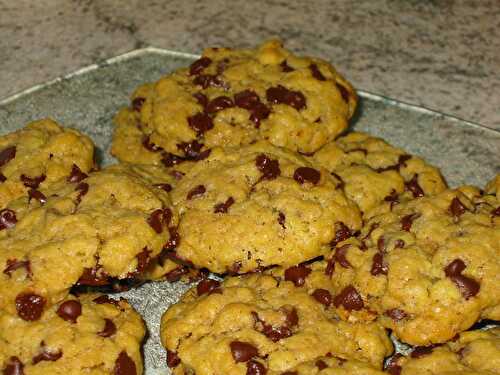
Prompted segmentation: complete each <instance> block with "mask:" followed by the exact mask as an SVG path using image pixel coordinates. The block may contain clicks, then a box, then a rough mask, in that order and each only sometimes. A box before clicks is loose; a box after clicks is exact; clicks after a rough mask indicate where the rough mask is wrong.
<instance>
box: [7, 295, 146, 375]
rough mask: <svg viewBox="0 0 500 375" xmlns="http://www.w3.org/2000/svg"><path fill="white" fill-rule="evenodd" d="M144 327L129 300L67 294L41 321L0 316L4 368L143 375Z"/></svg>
mask: <svg viewBox="0 0 500 375" xmlns="http://www.w3.org/2000/svg"><path fill="white" fill-rule="evenodd" d="M144 334H145V328H144V324H143V322H142V319H141V317H140V316H139V314H137V313H136V312H135V311H134V310H133V309H132V307H131V306H130V305H129V304H128V303H127V302H126V301H125V300H123V299H122V300H120V301H118V300H116V301H115V300H111V299H109V297H107V296H105V295H97V294H87V295H84V296H81V297H79V298H75V297H72V296H68V297H67V298H66V299H65V300H63V301H61V302H59V303H58V304H56V305H54V306H52V307H51V308H50V309H48V310H47V311H46V312H45V313H44V314H43V316H42V318H41V319H40V320H39V321H36V322H26V321H24V320H22V319H21V318H19V317H17V316H13V315H10V314H7V313H4V312H0V370H1V371H3V372H2V373H3V374H8V375H20V374H25V375H35V374H58V375H69V374H72V375H73V374H74V375H80V374H89V375H90V374H92V375H104V374H114V375H139V374H142V372H143V369H142V359H141V351H140V346H141V342H142V340H143V338H144Z"/></svg>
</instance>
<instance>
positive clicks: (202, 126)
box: [188, 112, 214, 135]
mask: <svg viewBox="0 0 500 375" xmlns="http://www.w3.org/2000/svg"><path fill="white" fill-rule="evenodd" d="M188 124H189V127H190V128H191V129H193V130H194V131H195V132H196V134H198V135H201V134H203V133H205V132H207V131H209V130H210V129H212V128H213V127H214V123H213V122H212V118H211V117H210V116H209V115H207V114H206V113H203V112H198V113H197V114H195V115H194V116H190V117H188Z"/></svg>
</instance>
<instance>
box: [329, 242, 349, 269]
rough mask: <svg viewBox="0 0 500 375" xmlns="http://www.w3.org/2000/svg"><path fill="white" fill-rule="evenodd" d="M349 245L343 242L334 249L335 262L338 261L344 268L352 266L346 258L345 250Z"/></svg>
mask: <svg viewBox="0 0 500 375" xmlns="http://www.w3.org/2000/svg"><path fill="white" fill-rule="evenodd" d="M350 247H351V245H350V244H345V245H343V246H340V247H338V248H336V249H335V254H334V255H333V258H332V259H334V261H335V262H337V263H339V264H340V265H341V266H342V267H344V268H352V265H351V263H349V261H348V260H347V258H346V254H347V250H348V249H349V248H350Z"/></svg>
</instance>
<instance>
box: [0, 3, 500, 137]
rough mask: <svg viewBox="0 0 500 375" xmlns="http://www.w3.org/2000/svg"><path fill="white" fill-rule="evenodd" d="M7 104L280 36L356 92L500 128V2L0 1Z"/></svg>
mask: <svg viewBox="0 0 500 375" xmlns="http://www.w3.org/2000/svg"><path fill="white" fill-rule="evenodd" d="M0 33H1V35H2V38H0V51H1V52H0V56H1V57H2V58H1V59H0V79H1V82H2V85H0V98H3V97H6V96H8V95H11V94H13V93H15V92H18V91H20V90H22V89H25V88H27V87H30V86H32V85H35V84H38V83H41V82H44V81H46V80H49V79H52V78H55V77H57V76H60V75H63V74H67V73H69V72H72V71H74V70H76V69H78V68H80V67H83V66H85V65H89V64H92V63H95V62H98V61H100V60H102V59H105V58H108V57H112V56H114V55H118V54H121V53H123V52H127V51H129V50H132V49H135V48H140V47H144V46H148V45H153V46H157V47H162V48H168V49H174V50H180V51H185V52H194V53H199V52H200V51H201V49H202V48H203V47H204V46H209V45H229V46H251V45H254V44H256V43H258V42H259V41H261V40H263V39H265V38H268V37H271V36H278V37H281V38H282V39H283V40H285V42H286V45H287V47H289V48H291V49H293V50H295V51H297V52H303V53H307V54H311V55H317V56H321V57H324V58H326V59H328V60H330V61H332V62H333V63H334V64H335V65H336V66H337V68H338V69H339V70H340V71H341V72H343V73H344V75H345V76H346V77H348V79H350V80H351V81H352V82H353V83H354V85H355V86H356V87H357V88H360V89H364V90H368V91H371V92H374V93H378V94H383V95H387V96H390V97H392V98H397V99H400V100H403V101H406V102H410V103H414V104H419V105H423V106H425V107H428V108H431V109H435V110H439V111H442V112H444V113H448V114H452V115H455V116H458V117H461V118H463V119H466V120H470V121H475V122H479V123H481V124H483V125H486V126H489V127H493V128H496V129H500V2H499V1H498V0H490V1H488V0H481V1H480V0H476V1H471V0H464V1H453V0H426V1H418V0H385V1H382V0H363V1H356V2H354V1H348V0H342V1H333V0H316V1H300V0H288V1H284V0H253V1H246V0H232V1H229V0H228V1H224V0H212V1H200V0H184V1H168V0H166V1H154V0H137V1H132V0H127V1H125V0H123V1H119V0H101V1H97V0H96V1H92V0H76V1H67V0H38V1H36V2H33V1H30V0H18V1H10V0H0Z"/></svg>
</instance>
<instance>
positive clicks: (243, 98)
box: [234, 90, 260, 110]
mask: <svg viewBox="0 0 500 375" xmlns="http://www.w3.org/2000/svg"><path fill="white" fill-rule="evenodd" d="M234 103H235V104H236V106H238V107H240V108H244V109H248V110H251V109H253V108H254V107H255V106H256V105H257V104H258V103H260V98H259V96H258V95H257V94H256V93H255V91H252V90H244V91H241V92H239V93H237V94H235V95H234Z"/></svg>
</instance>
